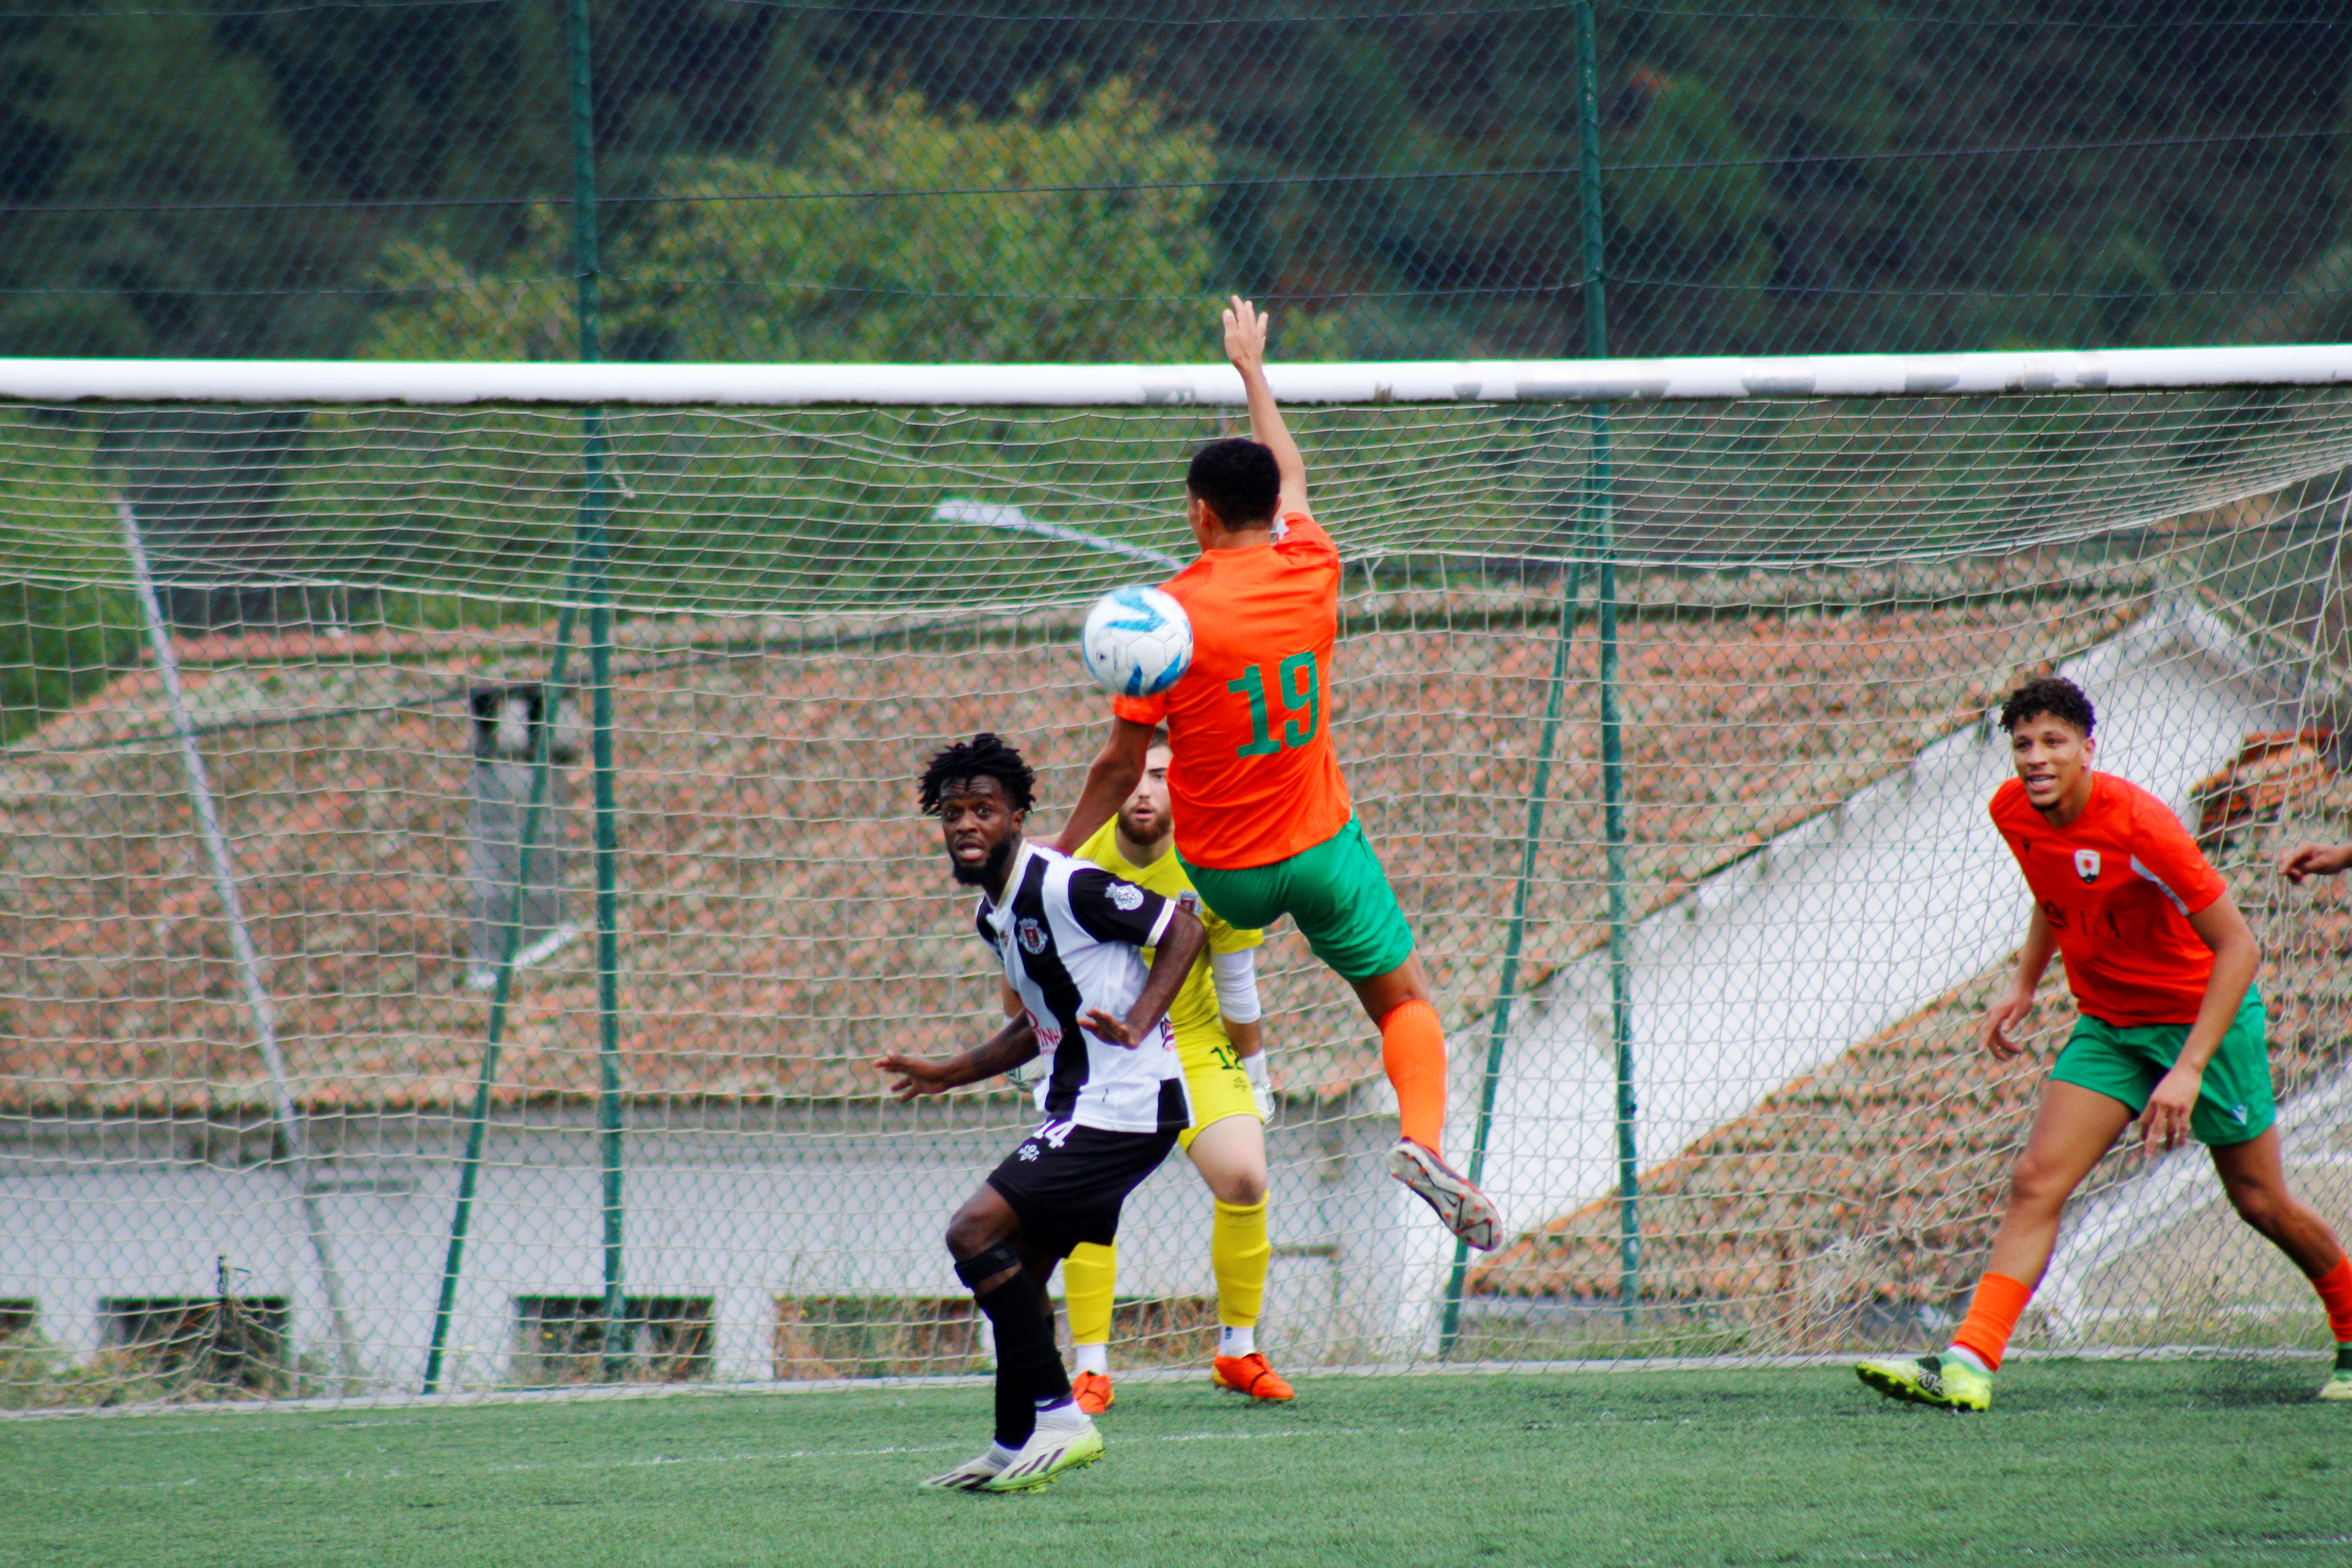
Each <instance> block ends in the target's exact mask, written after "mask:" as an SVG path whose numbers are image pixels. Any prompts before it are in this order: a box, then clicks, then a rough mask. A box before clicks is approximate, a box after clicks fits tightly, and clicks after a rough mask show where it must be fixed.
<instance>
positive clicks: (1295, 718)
mask: <svg viewBox="0 0 2352 1568" xmlns="http://www.w3.org/2000/svg"><path fill="white" fill-rule="evenodd" d="M1265 327H1266V318H1265V317H1264V316H1262V315H1260V314H1259V313H1258V311H1257V310H1256V308H1255V306H1253V305H1251V304H1250V303H1249V301H1247V300H1241V299H1238V298H1237V299H1235V300H1234V301H1233V304H1232V307H1231V308H1230V309H1228V310H1226V311H1225V312H1224V328H1225V356H1226V358H1228V359H1230V360H1232V361H1233V364H1234V369H1235V370H1237V371H1239V372H1241V374H1242V384H1243V385H1244V387H1245V388H1246V389H1247V390H1248V394H1249V414H1250V428H1251V429H1252V430H1254V431H1255V433H1256V435H1257V437H1258V439H1257V440H1255V441H1250V440H1243V439H1239V438H1231V439H1227V440H1223V441H1213V442H1211V443H1210V444H1209V445H1208V446H1206V447H1202V448H1201V450H1200V451H1198V452H1196V453H1194V454H1193V456H1192V467H1191V468H1190V469H1189V470H1188V471H1187V473H1186V475H1185V480H1184V488H1185V492H1186V500H1185V518H1186V521H1189V522H1190V523H1191V524H1192V537H1193V539H1194V540H1195V541H1197V542H1199V544H1200V546H1201V558H1200V559H1199V560H1197V561H1195V562H1193V563H1192V565H1190V566H1187V567H1186V568H1185V569H1184V570H1183V571H1181V572H1180V573H1178V574H1176V575H1175V577H1174V578H1172V579H1171V580H1170V581H1169V583H1168V584H1166V591H1167V592H1168V593H1169V594H1170V595H1171V596H1173V597H1174V598H1175V600H1176V601H1177V602H1178V603H1179V604H1181V605H1183V606H1184V610H1185V613H1186V615H1187V616H1189V617H1190V618H1191V620H1192V664H1191V665H1190V667H1188V668H1186V670H1185V672H1184V676H1183V679H1181V680H1179V681H1178V682H1177V683H1176V684H1175V685H1174V686H1173V687H1171V689H1168V690H1167V691H1164V692H1162V693H1160V695H1159V696H1157V697H1140V698H1139V697H1120V698H1116V699H1114V700H1113V702H1112V712H1113V714H1114V717H1113V719H1112V720H1111V731H1110V739H1109V741H1108V743H1107V744H1105V746H1104V747H1103V751H1102V754H1101V755H1100V756H1099V757H1097V759H1096V760H1095V763H1094V766H1093V769H1092V770H1091V771H1090V772H1089V773H1087V784H1086V789H1085V792H1084V793H1083V794H1082V795H1080V796H1079V797H1078V804H1077V806H1076V809H1075V810H1073V811H1072V812H1071V813H1070V819H1069V821H1068V823H1067V824H1066V825H1065V826H1064V827H1063V828H1062V837H1061V842H1060V844H1059V846H1058V847H1059V848H1060V849H1061V850H1062V851H1063V852H1064V853H1065V854H1069V853H1075V852H1076V850H1077V848H1078V847H1079V846H1081V845H1083V844H1084V843H1086V841H1087V839H1088V838H1089V837H1092V836H1093V835H1094V834H1095V832H1096V831H1097V829H1099V828H1100V827H1101V826H1102V825H1103V824H1104V823H1106V822H1108V821H1109V820H1110V818H1111V816H1112V815H1113V814H1114V813H1116V812H1117V811H1118V808H1119V804H1120V803H1121V802H1122V801H1124V800H1126V799H1127V797H1128V796H1129V794H1130V793H1132V792H1133V790H1134V788H1135V785H1136V781H1137V780H1139V779H1140V778H1141V777H1142V776H1143V766H1144V753H1145V752H1146V751H1147V750H1148V749H1149V748H1150V744H1151V733H1152V730H1153V728H1154V727H1155V726H1157V725H1160V724H1165V725H1167V727H1168V735H1169V743H1170V746H1171V750H1172V752H1173V755H1174V764H1173V766H1172V767H1171V770H1170V772H1169V775H1168V784H1169V789H1170V793H1171V795H1172V796H1173V797H1174V806H1175V818H1176V854H1177V856H1178V858H1180V859H1181V861H1182V862H1183V867H1184V870H1185V872H1186V873H1187V875H1189V876H1190V877H1191V878H1192V885H1193V887H1195V888H1196V889H1199V891H1200V894H1201V899H1202V902H1204V903H1205V904H1207V905H1208V907H1209V908H1211V909H1213V910H1215V911H1216V912H1217V913H1218V915H1219V916H1221V917H1222V918H1223V919H1224V920H1226V921H1230V922H1231V923H1232V924H1234V925H1235V926H1238V927H1242V928H1244V929H1247V928H1252V927H1257V928H1263V927H1265V926H1269V925H1272V924H1273V923H1274V921H1276V919H1277V918H1279V917H1280V916H1283V915H1288V916H1289V917H1290V918H1291V919H1292V920H1293V921H1296V922H1297V926H1298V930H1299V932H1300V934H1302V935H1304V936H1305V937H1306V938H1307V945H1308V946H1310V947H1312V948H1313V949H1314V950H1315V953H1316V956H1318V958H1320V959H1322V960H1323V962H1324V963H1328V964H1329V965H1330V966H1331V967H1332V968H1333V969H1334V970H1336V971H1338V972H1339V976H1340V978H1341V979H1343V980H1345V981H1347V982H1348V984H1349V985H1351V986H1353V987H1354V988H1355V992H1356V995H1357V998H1358V999H1359V1000H1360V1001H1361V1002H1362V1003H1363V1005H1364V1011H1365V1012H1367V1013H1369V1014H1370V1015H1371V1016H1372V1020H1373V1022H1374V1023H1376V1024H1378V1025H1379V1026H1380V1031H1381V1066H1382V1067H1383V1068H1386V1069H1387V1072H1388V1078H1389V1082H1390V1083H1391V1084H1392V1085H1393V1086H1394V1087H1395V1089H1396V1097H1397V1109H1398V1110H1399V1112H1400V1113H1401V1116H1402V1121H1403V1129H1402V1131H1403V1136H1402V1137H1401V1138H1400V1139H1398V1141H1397V1143H1396V1147H1395V1148H1393V1149H1391V1151H1390V1152H1389V1172H1390V1173H1391V1175H1393V1176H1395V1177H1396V1179H1397V1180H1398V1181H1400V1182H1402V1183H1403V1184H1405V1185H1406V1186H1407V1187H1408V1188H1410V1189H1411V1190H1412V1192H1413V1193H1414V1194H1416V1195H1418V1196H1419V1197H1420V1198H1421V1199H1422V1200H1423V1202H1425V1203H1427V1204H1428V1205H1429V1206H1430V1207H1431V1208H1433V1209H1434V1210H1435V1211H1436V1212H1437V1215H1438V1217H1439V1218H1440V1219H1441V1220H1443V1221H1444V1223H1445V1225H1446V1226H1447V1228H1449V1229H1451V1230H1452V1231H1453V1232H1454V1235H1456V1236H1458V1237H1461V1238H1462V1239H1463V1240H1464V1241H1465V1242H1467V1243H1468V1244H1469V1245H1470V1246H1472V1247H1493V1246H1494V1245H1495V1244H1496V1242H1497V1241H1498V1240H1500V1239H1501V1235H1502V1218H1501V1216H1500V1215H1497V1214H1496V1212H1495V1205H1493V1204H1491V1203H1489V1202H1488V1201H1487V1200H1486V1194H1484V1193H1481V1192H1480V1191H1479V1190H1478V1189H1477V1188H1475V1187H1474V1186H1472V1185H1471V1184H1469V1183H1468V1182H1466V1181H1465V1180H1464V1179H1463V1178H1462V1177H1461V1176H1459V1175H1457V1174H1455V1173H1454V1170H1453V1168H1452V1167H1450V1166H1449V1165H1447V1164H1446V1163H1445V1162H1444V1159H1443V1158H1442V1157H1441V1156H1440V1153H1439V1141H1440V1139H1441V1138H1442V1137H1443V1136H1444V1130H1445V1031H1444V1028H1443V1026H1440V1025H1439V1023H1438V1021H1437V1009H1436V1008H1435V1007H1433V1006H1432V1005H1430V999H1429V980H1428V976H1427V975H1426V974H1425V973H1423V970H1422V966H1421V960H1420V958H1419V957H1418V956H1416V955H1415V954H1414V952H1413V937H1412V927H1411V926H1409V925H1407V924H1406V923H1405V918H1404V911H1403V910H1401V909H1399V908H1398V907H1397V900H1396V894H1395V892H1394V891H1393V890H1391V889H1390V887H1389V882H1388V878H1387V876H1386V875H1385V874H1384V873H1383V872H1382V871H1381V863H1380V860H1379V859H1378V858H1377V857H1375V856H1374V855H1373V853H1372V847H1371V845H1370V842H1368V841H1367V840H1366V839H1365V837H1364V830H1363V828H1362V827H1361V826H1359V825H1358V824H1357V821H1356V816H1355V809H1354V807H1353V806H1352V805H1349V800H1348V786H1347V785H1346V784H1344V783H1342V782H1341V781H1340V778H1339V759H1338V758H1337V757H1336V756H1335V755H1334V754H1333V752H1332V749H1331V734H1330V720H1331V696H1330V693H1331V647H1332V644H1333V643H1334V641H1336V640H1337V638H1338V637H1339V548H1338V547H1337V546H1336V545H1334V544H1333V543H1332V542H1331V536H1330V535H1329V534H1328V533H1326V532H1324V531H1323V530H1322V528H1321V527H1320V526H1319V525H1318V524H1317V523H1316V521H1314V519H1312V518H1311V517H1309V516H1308V515H1307V463H1306V460H1305V459H1304V458H1301V457H1300V456H1299V453H1298V446H1297V443H1296V442H1295V441H1293V440H1292V439H1291V438H1290V432H1289V431H1288V430H1287V429H1286V428H1285V427H1284V426H1283V422H1282V412H1281V410H1280V409H1278V408H1277V407H1276V405H1275V401H1274V393H1273V390H1272V389H1271V388H1270V387H1268V386H1267V384H1266V380H1265Z"/></svg>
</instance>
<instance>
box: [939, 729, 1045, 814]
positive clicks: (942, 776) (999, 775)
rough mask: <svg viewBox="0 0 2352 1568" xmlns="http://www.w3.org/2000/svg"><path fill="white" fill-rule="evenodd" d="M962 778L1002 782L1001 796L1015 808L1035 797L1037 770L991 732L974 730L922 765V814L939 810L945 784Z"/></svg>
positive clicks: (1027, 805)
mask: <svg viewBox="0 0 2352 1568" xmlns="http://www.w3.org/2000/svg"><path fill="white" fill-rule="evenodd" d="M966 779H994V780H995V781H996V782H997V783H998V784H1002V785H1003V786H1004V798H1005V799H1006V800H1008V801H1010V802H1012V803H1013V810H1015V811H1027V810H1028V809H1029V808H1030V807H1031V806H1032V805H1035V804H1036V800H1037V774H1036V773H1035V772H1034V771H1033V770H1032V769H1031V768H1030V766H1029V764H1028V763H1024V762H1023V761H1022V760H1021V753H1020V752H1016V751H1014V750H1013V748H1012V747H1011V746H1009V745H1007V744H1005V743H1004V742H1003V740H1002V739H1000V738H999V737H997V736H995V735H991V734H986V733H982V734H978V735H974V736H973V737H972V738H971V740H969V741H958V742H956V743H955V744H954V745H952V746H950V747H948V748H947V749H946V750H944V751H942V752H939V753H938V754H937V755H936V756H934V757H932V758H931V760H930V762H929V763H928V764H926V765H925V767H924V768H923V778H922V784H921V785H920V793H919V799H920V800H921V801H922V803H923V815H924V816H938V815H939V814H940V796H941V795H945V794H946V793H947V791H948V786H949V785H950V784H961V783H962V782H963V781H964V780H966Z"/></svg>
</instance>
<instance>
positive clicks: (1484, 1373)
mask: <svg viewBox="0 0 2352 1568" xmlns="http://www.w3.org/2000/svg"><path fill="white" fill-rule="evenodd" d="M1885 1353H1886V1352H1863V1351H1831V1352H1822V1353H1821V1354H1819V1355H1759V1356H1743V1355H1717V1356H1627V1357H1624V1358H1622V1359H1620V1360H1613V1361H1605V1360H1587V1361H1478V1362H1375V1363H1361V1364H1357V1365H1350V1366H1318V1367H1302V1368H1300V1369H1298V1370H1297V1371H1296V1372H1294V1373H1291V1374H1290V1375H1291V1376H1292V1377H1293V1378H1294V1379H1296V1380H1297V1381H1301V1382H1318V1381H1321V1380H1324V1379H1328V1378H1390V1377H1392V1378H1432V1377H1530V1376H1546V1377H1554V1376H1558V1377H1568V1376H1583V1377H1591V1376H1600V1375H1604V1374H1610V1373H1645V1372H1774V1371H1789V1372H1796V1371H1816V1372H1817V1371H1821V1370H1823V1369H1825V1368H1836V1367H1848V1366H1852V1365H1853V1363H1856V1362H1858V1361H1862V1360H1864V1359H1867V1357H1869V1356H1871V1355H1878V1354H1885ZM2329 1353H2330V1352H2326V1351H2305V1350H2293V1349H2279V1348H2259V1349H2248V1348H2244V1347H2242V1346H2237V1345H2197V1344H2184V1345H2083V1346H2068V1347H2064V1348H2058V1349H2015V1350H2011V1352H2009V1359H2010V1360H2011V1361H2232V1362H2305V1361H2310V1362H2316V1361H2323V1360H2326V1358H2327V1357H2328V1355H2329ZM1202 1375H1203V1374H1202V1372H1201V1370H1200V1369H1199V1368H1198V1367H1149V1368H1137V1369H1134V1370H1132V1371H1129V1370H1124V1369H1122V1370H1120V1371H1119V1372H1118V1374H1117V1376H1118V1382H1120V1383H1121V1384H1166V1383H1190V1382H1192V1381H1195V1380H1198V1379H1201V1378H1202ZM995 1381H996V1379H995V1377H994V1375H993V1374H992V1373H966V1374H960V1375H956V1376H940V1377H872V1378H847V1377H843V1378H823V1379H816V1378H812V1379H809V1380H807V1381H794V1382H786V1381H766V1382H759V1381H747V1382H743V1383H671V1384H655V1385H650V1386H640V1385H635V1384H628V1385H622V1386H617V1387H609V1388H606V1387H596V1388H506V1389H483V1390H480V1391H478V1392H467V1391H464V1390H459V1391H457V1392H456V1393H452V1394H362V1395H359V1396H357V1397H355V1398H322V1399H251V1400H238V1401H235V1402H229V1401H223V1402H221V1403H218V1404H205V1405H171V1404H148V1405H109V1406H106V1407H104V1408H96V1409H93V1408H88V1407H79V1408H68V1409H59V1410H8V1411H0V1425H5V1423H8V1422H12V1421H95V1420H101V1419H113V1418H115V1417H120V1416H140V1415H207V1416H215V1415H337V1414H341V1415H358V1414H362V1413H364V1412H376V1411H397V1410H437V1409H447V1408H467V1409H471V1408H478V1407H481V1406H486V1405H585V1404H602V1403H604V1402H606V1401H611V1400H646V1399H707V1398H713V1397H725V1396H733V1395H745V1394H856V1393H866V1394H891V1393H909V1392H919V1391H922V1390H927V1389H949V1388H988V1387H992V1386H993V1385H994V1384H995ZM214 1429H215V1430H217V1428H214ZM1154 1440H1155V1441H1163V1442H1164V1441H1169V1440H1170V1439H1166V1438H1160V1439H1154Z"/></svg>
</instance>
